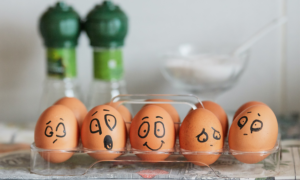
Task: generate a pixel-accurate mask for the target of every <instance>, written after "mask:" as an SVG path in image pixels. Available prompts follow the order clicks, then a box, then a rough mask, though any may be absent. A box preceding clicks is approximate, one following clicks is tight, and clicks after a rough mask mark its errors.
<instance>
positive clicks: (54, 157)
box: [34, 105, 79, 163]
mask: <svg viewBox="0 0 300 180" xmlns="http://www.w3.org/2000/svg"><path fill="white" fill-rule="evenodd" d="M78 131H79V130H78V123H77V120H76V117H75V115H74V113H73V112H72V111H71V110H70V109H69V108H67V107H65V106H63V105H53V106H51V107H49V108H48V109H46V110H45V111H44V112H43V113H42V114H41V116H40V118H39V120H38V121H37V123H36V126H35V131H34V142H35V145H36V147H38V148H43V149H60V150H65V149H72V148H75V147H77V144H78V134H79V133H78ZM40 154H41V156H42V157H43V158H44V159H45V160H47V161H49V162H52V163H61V162H64V161H66V160H68V159H69V158H70V157H71V156H72V155H73V153H58V152H57V153H56V152H43V153H40Z"/></svg>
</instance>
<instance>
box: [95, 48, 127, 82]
mask: <svg viewBox="0 0 300 180" xmlns="http://www.w3.org/2000/svg"><path fill="white" fill-rule="evenodd" d="M94 78H95V79H99V80H105V81H117V80H121V79H122V78H123V60H122V50H121V49H101V50H94Z"/></svg>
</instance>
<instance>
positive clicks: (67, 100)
mask: <svg viewBox="0 0 300 180" xmlns="http://www.w3.org/2000/svg"><path fill="white" fill-rule="evenodd" d="M57 104H61V105H64V106H66V107H68V108H70V109H71V110H72V111H73V113H74V114H75V117H76V119H77V121H78V125H79V129H81V126H82V122H83V120H84V118H85V116H86V114H87V112H88V111H87V109H86V107H85V105H84V104H83V103H82V102H81V101H80V100H79V99H77V98H74V97H64V98H61V99H59V100H58V101H56V102H55V103H54V105H57Z"/></svg>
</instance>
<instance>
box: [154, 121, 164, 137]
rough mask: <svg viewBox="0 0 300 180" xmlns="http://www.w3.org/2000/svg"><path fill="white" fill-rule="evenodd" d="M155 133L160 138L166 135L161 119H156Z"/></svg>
mask: <svg viewBox="0 0 300 180" xmlns="http://www.w3.org/2000/svg"><path fill="white" fill-rule="evenodd" d="M154 135H155V136H156V137H158V138H162V137H164V136H165V126H164V123H163V122H161V121H156V122H155V124H154Z"/></svg>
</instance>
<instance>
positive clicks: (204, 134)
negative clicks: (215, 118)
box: [196, 128, 208, 143]
mask: <svg viewBox="0 0 300 180" xmlns="http://www.w3.org/2000/svg"><path fill="white" fill-rule="evenodd" d="M201 137H203V139H202V140H201V139H200V138H201ZM196 138H197V140H198V141H199V142H201V143H203V142H206V141H207V140H208V135H207V133H206V132H205V128H203V130H202V132H201V133H200V134H198V135H197V136H196Z"/></svg>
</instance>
